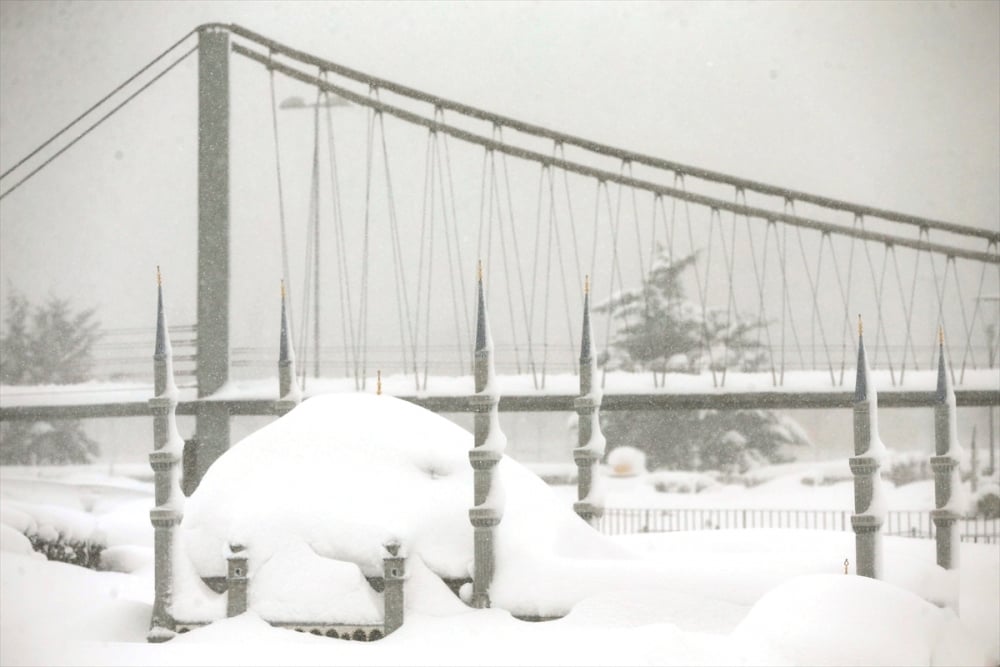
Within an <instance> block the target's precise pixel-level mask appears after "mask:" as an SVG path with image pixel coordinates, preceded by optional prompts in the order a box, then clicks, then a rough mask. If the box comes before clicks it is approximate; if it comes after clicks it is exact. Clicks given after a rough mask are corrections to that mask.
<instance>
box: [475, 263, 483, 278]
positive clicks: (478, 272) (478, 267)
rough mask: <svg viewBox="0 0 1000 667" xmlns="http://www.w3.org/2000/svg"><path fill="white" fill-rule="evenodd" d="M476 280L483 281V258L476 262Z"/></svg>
mask: <svg viewBox="0 0 1000 667" xmlns="http://www.w3.org/2000/svg"><path fill="white" fill-rule="evenodd" d="M476 280H478V281H479V282H483V260H479V262H478V263H477V264H476Z"/></svg>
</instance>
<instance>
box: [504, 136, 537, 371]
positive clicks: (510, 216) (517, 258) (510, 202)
mask: <svg viewBox="0 0 1000 667" xmlns="http://www.w3.org/2000/svg"><path fill="white" fill-rule="evenodd" d="M500 140H501V141H503V133H502V131H501V134H500ZM500 162H501V164H502V166H503V179H504V186H505V187H506V188H507V220H508V222H509V223H510V233H511V240H512V241H513V244H514V263H515V266H517V280H518V286H519V287H520V292H521V315H522V316H523V317H524V326H525V329H526V331H527V332H528V339H527V342H528V365H529V366H533V365H534V351H533V350H532V344H531V327H530V326H529V324H528V311H527V296H526V292H525V289H524V268H523V267H522V265H521V248H520V245H519V244H518V241H517V226H516V225H515V224H514V196H513V194H512V188H511V187H510V172H509V170H508V169H507V154H506V153H501V154H500ZM509 280H510V278H509V277H508V288H507V289H508V292H507V293H508V296H509V295H510V282H509ZM513 322H514V317H513V313H512V314H511V323H512V324H513ZM515 328H516V327H515ZM518 366H519V370H518V372H519V373H520V362H519V363H518Z"/></svg>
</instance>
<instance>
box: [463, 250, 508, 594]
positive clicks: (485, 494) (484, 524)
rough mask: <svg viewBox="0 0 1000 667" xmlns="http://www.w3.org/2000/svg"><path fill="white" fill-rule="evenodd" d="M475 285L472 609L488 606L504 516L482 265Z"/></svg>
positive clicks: (501, 437) (503, 438)
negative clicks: (497, 534)
mask: <svg viewBox="0 0 1000 667" xmlns="http://www.w3.org/2000/svg"><path fill="white" fill-rule="evenodd" d="M476 273H477V282H478V287H479V294H478V310H477V313H476V348H475V352H474V358H475V368H474V369H473V373H474V375H475V389H476V393H475V395H473V396H471V397H470V399H469V401H470V403H471V405H472V410H473V412H474V417H473V419H474V430H475V447H473V448H472V449H471V450H470V451H469V463H470V464H471V465H472V469H473V485H474V489H473V507H472V508H471V509H470V510H469V522H470V523H471V524H472V526H473V529H474V530H473V565H472V597H471V600H470V603H471V604H472V606H473V607H476V608H478V609H482V608H485V607H489V606H490V583H491V582H492V581H493V571H494V566H495V560H494V559H495V552H494V548H493V545H494V533H495V530H496V526H497V525H499V523H500V520H501V519H502V518H503V509H504V497H503V488H502V487H501V485H500V479H499V477H498V476H497V474H496V465H497V463H499V462H500V459H501V458H503V451H504V448H505V447H506V445H507V438H506V436H504V434H503V431H501V430H500V420H499V416H498V413H497V405H498V404H499V402H500V396H499V394H498V393H497V390H496V383H495V382H494V381H493V380H494V369H493V339H492V337H491V336H490V330H489V321H488V318H487V315H486V298H485V295H484V291H483V263H482V261H480V262H479V265H478V268H477V272H476Z"/></svg>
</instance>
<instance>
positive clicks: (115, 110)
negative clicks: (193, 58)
mask: <svg viewBox="0 0 1000 667" xmlns="http://www.w3.org/2000/svg"><path fill="white" fill-rule="evenodd" d="M197 50H198V47H197V46H193V47H191V48H190V49H188V50H187V51H185V52H184V53H183V55H181V56H180V57H179V58H177V59H176V60H175V61H173V62H172V63H170V65H168V66H167V68H166V69H164V70H163V71H162V72H160V73H159V74H157V75H156V76H154V77H153V78H152V79H150V80H149V81H147V82H146V83H145V84H143V86H142V87H141V88H139V90H137V91H135V92H134V93H132V94H131V95H129V96H128V97H126V98H125V99H124V100H122V101H121V102H120V103H119V104H118V105H117V106H115V107H114V108H113V109H112V110H111V111H109V112H108V113H106V114H104V115H103V116H101V117H100V118H99V119H98V120H97V122H95V123H94V124H93V125H91V126H90V127H88V128H87V129H86V130H84V131H83V132H82V133H81V134H79V135H78V136H77V137H76V138H75V139H73V141H71V142H69V143H68V144H66V145H65V146H63V147H62V148H60V149H59V150H58V151H56V152H55V153H54V154H53V155H51V156H50V157H49V158H48V159H47V160H45V162H43V163H41V164H40V165H38V166H37V167H35V168H34V169H32V170H31V171H30V172H28V175H27V176H25V177H24V178H22V179H21V180H19V181H18V182H17V183H15V184H14V185H12V186H10V187H9V188H8V189H6V190H4V191H3V193H0V199H3V198H4V197H6V196H7V195H9V194H10V193H11V192H13V191H14V190H17V189H18V188H19V187H21V186H22V185H24V184H25V183H26V182H27V181H28V180H29V179H30V178H31V177H32V176H34V175H35V174H37V173H38V172H40V171H41V170H42V169H44V168H45V167H47V166H49V164H51V163H52V161H53V160H55V159H56V158H58V157H59V156H60V155H62V154H63V153H65V152H66V151H68V150H69V149H70V148H72V147H73V146H75V145H76V144H77V142H79V141H80V140H81V139H83V138H84V137H85V136H87V135H88V134H90V133H91V132H93V131H94V130H96V129H97V128H98V127H99V126H100V125H101V124H102V123H103V122H104V121H106V120H107V119H108V118H111V117H112V116H113V115H115V114H116V113H118V111H119V109H121V108H122V107H123V106H125V105H126V104H128V103H129V102H131V101H132V100H134V99H135V98H136V97H138V96H139V95H140V94H141V93H142V92H143V91H145V90H146V89H147V88H149V87H150V86H152V85H153V84H154V83H156V82H157V81H159V80H160V79H161V78H163V76H164V75H165V74H166V73H167V72H169V71H170V70H172V69H173V68H175V67H177V66H178V65H180V64H181V63H182V62H183V61H184V60H185V59H186V58H187V57H188V56H190V55H191V54H192V53H194V52H195V51H197ZM8 171H9V170H8ZM5 173H6V172H5Z"/></svg>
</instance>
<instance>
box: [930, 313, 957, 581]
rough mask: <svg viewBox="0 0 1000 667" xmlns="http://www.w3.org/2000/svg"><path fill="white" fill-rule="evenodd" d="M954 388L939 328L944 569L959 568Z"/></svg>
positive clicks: (937, 404) (938, 525) (936, 465)
mask: <svg viewBox="0 0 1000 667" xmlns="http://www.w3.org/2000/svg"><path fill="white" fill-rule="evenodd" d="M955 412H956V411H955V390H954V389H953V388H952V386H951V376H950V375H949V374H948V364H947V361H946V359H945V349H944V329H943V328H939V329H938V374H937V387H936V389H935V392H934V454H935V456H932V457H931V470H933V471H934V505H935V509H934V511H932V512H931V519H932V520H933V521H934V528H935V532H934V540H935V542H936V551H937V564H938V565H940V566H941V567H943V568H945V569H946V570H953V569H955V570H957V569H958V552H959V549H958V544H959V535H958V519H959V516H960V515H959V512H958V511H957V509H958V504H957V502H956V501H957V498H956V494H958V493H960V492H961V488H962V487H961V478H960V477H959V470H958V456H959V444H958V432H957V420H956V418H955Z"/></svg>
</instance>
